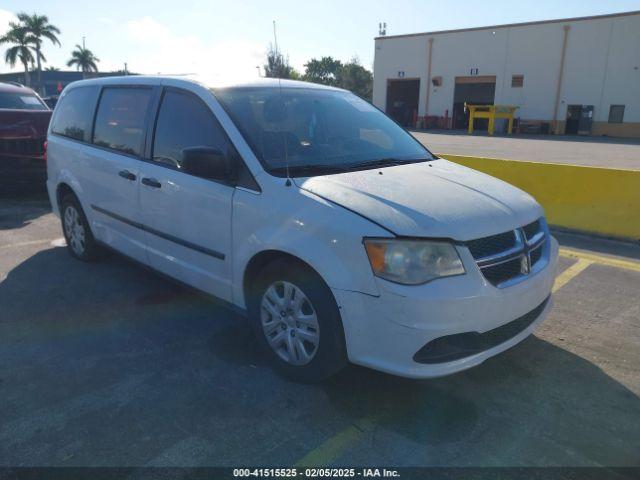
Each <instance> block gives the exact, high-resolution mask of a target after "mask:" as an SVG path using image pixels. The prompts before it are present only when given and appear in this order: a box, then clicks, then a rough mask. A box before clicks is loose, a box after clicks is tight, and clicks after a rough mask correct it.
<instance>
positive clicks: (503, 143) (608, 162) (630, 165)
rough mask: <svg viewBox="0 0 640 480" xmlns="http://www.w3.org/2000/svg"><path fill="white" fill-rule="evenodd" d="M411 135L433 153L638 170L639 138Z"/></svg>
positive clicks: (436, 132)
mask: <svg viewBox="0 0 640 480" xmlns="http://www.w3.org/2000/svg"><path fill="white" fill-rule="evenodd" d="M412 134H413V135H414V136H415V137H416V138H417V139H418V140H419V141H420V142H422V143H423V144H424V145H426V146H427V147H428V148H429V149H430V150H431V151H432V152H434V153H436V154H450V155H468V156H472V157H475V156H478V155H479V156H481V157H491V158H508V159H510V160H528V161H532V162H548V163H564V164H568V165H582V166H590V167H605V168H621V169H626V170H640V140H638V139H637V138H636V139H633V138H609V137H591V136H578V135H515V134H514V135H505V134H501V135H497V134H496V135H494V136H492V137H490V136H488V135H487V133H486V131H485V132H481V131H479V132H475V133H474V134H473V135H468V134H467V132H465V131H461V130H430V131H428V132H412Z"/></svg>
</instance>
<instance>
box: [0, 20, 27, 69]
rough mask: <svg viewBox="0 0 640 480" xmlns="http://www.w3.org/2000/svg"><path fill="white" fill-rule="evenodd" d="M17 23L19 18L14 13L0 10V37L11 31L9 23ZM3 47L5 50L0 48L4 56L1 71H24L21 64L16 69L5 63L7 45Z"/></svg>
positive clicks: (1, 61) (1, 59) (0, 62)
mask: <svg viewBox="0 0 640 480" xmlns="http://www.w3.org/2000/svg"><path fill="white" fill-rule="evenodd" d="M17 21H18V18H17V17H16V16H15V15H14V14H13V13H12V12H10V11H8V10H3V9H1V8H0V36H2V35H4V34H5V33H6V32H7V30H8V29H9V22H17ZM3 47H4V48H0V54H2V58H0V66H2V69H0V71H10V72H11V71H22V67H21V65H20V64H19V63H18V64H17V65H16V66H15V67H14V68H11V67H9V65H8V64H6V63H4V50H5V48H6V45H3Z"/></svg>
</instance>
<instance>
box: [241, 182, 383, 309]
mask: <svg viewBox="0 0 640 480" xmlns="http://www.w3.org/2000/svg"><path fill="white" fill-rule="evenodd" d="M272 193H273V192H272ZM265 205H270V208H266V207H265ZM388 235H389V232H387V231H385V230H383V229H381V228H380V227H378V226H376V225H375V224H373V223H372V222H370V221H368V220H366V219H364V218H362V217H360V216H358V215H356V214H354V213H352V212H350V211H348V210H345V209H344V208H342V207H340V206H338V205H335V204H332V203H329V202H326V201H325V200H322V199H320V198H319V197H317V196H315V195H313V194H312V193H309V192H306V191H302V190H299V189H297V188H295V187H288V188H281V189H280V191H278V192H277V194H276V195H271V194H270V193H269V191H268V190H267V189H265V190H263V193H262V194H260V195H255V194H252V193H248V192H244V191H237V192H236V196H235V197H234V207H233V239H234V240H233V244H234V247H233V248H234V250H233V301H234V303H235V304H236V305H237V306H239V307H241V308H245V307H246V302H245V298H244V289H243V279H244V274H245V271H246V269H247V266H248V264H249V262H250V261H251V259H252V258H253V257H254V256H255V255H257V254H259V253H260V252H264V251H267V250H276V251H281V252H284V253H287V254H289V255H292V256H294V257H297V258H299V259H300V260H302V261H304V262H305V263H307V264H309V265H310V266H311V267H312V268H313V269H315V270H316V272H318V274H319V275H320V276H321V277H322V278H323V280H324V281H325V282H326V283H327V285H328V286H329V287H331V288H334V289H340V290H351V291H357V292H361V293H365V294H368V295H376V296H377V295H379V291H378V288H377V284H376V282H375V279H374V276H373V273H372V271H371V266H370V264H369V259H368V258H367V255H366V252H365V249H364V246H363V244H362V238H363V237H367V236H388Z"/></svg>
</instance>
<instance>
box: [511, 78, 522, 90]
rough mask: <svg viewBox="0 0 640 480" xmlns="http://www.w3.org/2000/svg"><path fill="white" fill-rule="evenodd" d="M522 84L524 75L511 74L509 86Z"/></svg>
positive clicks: (520, 86) (519, 86) (516, 86)
mask: <svg viewBox="0 0 640 480" xmlns="http://www.w3.org/2000/svg"><path fill="white" fill-rule="evenodd" d="M523 85H524V75H511V87H512V88H522V86H523Z"/></svg>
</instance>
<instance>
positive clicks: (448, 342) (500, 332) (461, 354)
mask: <svg viewBox="0 0 640 480" xmlns="http://www.w3.org/2000/svg"><path fill="white" fill-rule="evenodd" d="M548 302H549V297H547V298H546V299H545V301H544V302H542V303H541V304H540V305H538V306H537V307H536V308H534V309H533V310H531V311H530V312H529V313H526V314H524V315H523V316H521V317H519V318H516V319H515V320H513V321H511V322H509V323H506V324H504V325H502V326H500V327H498V328H494V329H493V330H489V331H488V332H484V333H478V332H465V333H456V334H454V335H446V336H444V337H439V338H436V339H435V340H431V341H430V342H429V343H427V344H426V345H425V346H424V347H422V348H421V349H420V350H418V351H417V352H416V354H415V355H414V356H413V360H414V361H415V362H418V363H427V364H434V363H444V362H452V361H454V360H459V359H461V358H465V357H469V356H471V355H475V354H476V353H480V352H484V351H485V350H489V349H490V348H493V347H497V346H498V345H500V344H502V343H504V342H506V341H508V340H510V339H512V338H513V337H515V336H516V335H518V334H519V333H521V332H523V331H524V330H526V329H527V328H528V327H529V326H530V325H531V324H532V323H533V322H535V321H536V320H537V319H538V318H539V317H540V314H542V311H543V310H544V308H545V307H546V306H547V303H548Z"/></svg>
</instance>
